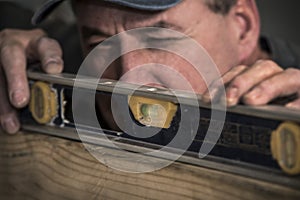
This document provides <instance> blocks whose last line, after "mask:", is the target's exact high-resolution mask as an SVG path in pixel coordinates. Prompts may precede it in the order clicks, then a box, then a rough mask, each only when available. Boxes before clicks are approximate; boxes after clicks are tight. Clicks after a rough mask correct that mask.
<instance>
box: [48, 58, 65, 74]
mask: <svg viewBox="0 0 300 200" xmlns="http://www.w3.org/2000/svg"><path fill="white" fill-rule="evenodd" d="M62 65H63V60H62V59H61V58H60V57H53V58H49V59H48V60H47V62H46V63H45V64H44V66H45V71H46V72H47V73H51V74H55V73H60V72H61V70H62Z"/></svg>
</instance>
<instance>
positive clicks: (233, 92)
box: [226, 87, 239, 106]
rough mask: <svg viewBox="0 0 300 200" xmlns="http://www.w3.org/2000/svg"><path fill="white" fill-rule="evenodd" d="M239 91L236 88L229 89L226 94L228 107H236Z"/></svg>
mask: <svg viewBox="0 0 300 200" xmlns="http://www.w3.org/2000/svg"><path fill="white" fill-rule="evenodd" d="M238 95H239V90H238V89H237V88H236V87H233V88H230V89H228V90H227V92H226V101H227V105H228V106H233V105H236V104H237V102H238Z"/></svg>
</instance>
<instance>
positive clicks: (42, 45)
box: [30, 36, 63, 74]
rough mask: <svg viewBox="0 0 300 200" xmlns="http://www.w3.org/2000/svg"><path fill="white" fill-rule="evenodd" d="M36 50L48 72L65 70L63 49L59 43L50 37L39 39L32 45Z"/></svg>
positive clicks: (53, 72) (54, 72)
mask: <svg viewBox="0 0 300 200" xmlns="http://www.w3.org/2000/svg"><path fill="white" fill-rule="evenodd" d="M30 47H31V48H34V50H35V51H36V53H35V55H37V56H38V58H37V59H39V60H40V61H41V64H42V69H43V70H44V71H45V72H46V73H50V74H56V73H61V72H62V70H63V60H62V50H61V47H60V45H59V43H58V42H57V41H56V40H54V39H51V38H48V37H44V36H43V37H41V38H39V39H37V40H36V41H35V42H34V43H33V44H32V45H31V46H30Z"/></svg>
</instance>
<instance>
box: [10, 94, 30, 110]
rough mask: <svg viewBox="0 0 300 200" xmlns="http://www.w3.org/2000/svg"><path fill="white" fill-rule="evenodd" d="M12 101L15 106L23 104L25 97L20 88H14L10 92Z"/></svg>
mask: <svg viewBox="0 0 300 200" xmlns="http://www.w3.org/2000/svg"><path fill="white" fill-rule="evenodd" d="M11 99H12V102H13V104H14V105H15V106H17V107H22V106H23V105H25V103H26V101H27V98H26V96H25V94H24V92H23V91H22V90H16V91H14V92H13V93H12V98H11Z"/></svg>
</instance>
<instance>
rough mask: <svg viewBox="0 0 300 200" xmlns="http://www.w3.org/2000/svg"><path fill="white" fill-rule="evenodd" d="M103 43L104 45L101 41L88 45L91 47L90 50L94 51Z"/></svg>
mask: <svg viewBox="0 0 300 200" xmlns="http://www.w3.org/2000/svg"><path fill="white" fill-rule="evenodd" d="M101 43H102V41H101V42H95V43H91V44H89V45H88V46H89V49H94V48H95V47H96V46H98V45H99V44H101Z"/></svg>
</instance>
